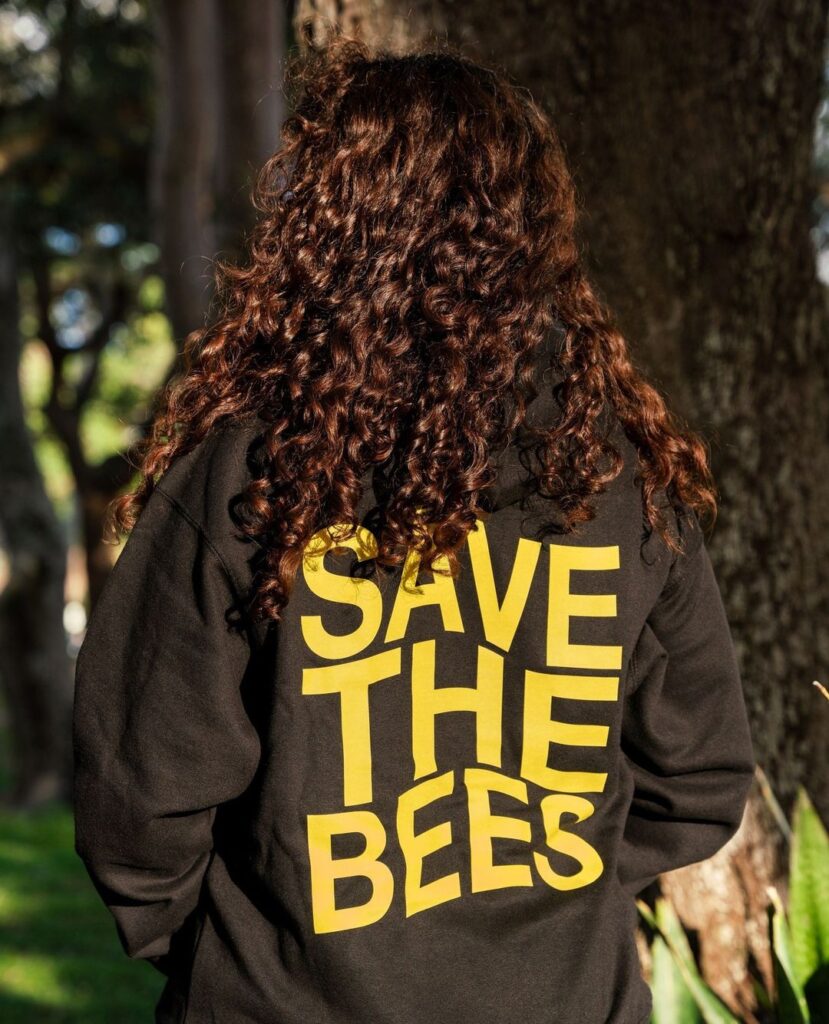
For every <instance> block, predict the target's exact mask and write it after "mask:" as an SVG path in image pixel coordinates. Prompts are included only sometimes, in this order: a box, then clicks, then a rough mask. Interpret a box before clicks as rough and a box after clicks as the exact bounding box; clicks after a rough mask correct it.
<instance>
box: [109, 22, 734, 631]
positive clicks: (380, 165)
mask: <svg viewBox="0 0 829 1024" xmlns="http://www.w3.org/2000/svg"><path fill="white" fill-rule="evenodd" d="M288 81H289V82H290V83H293V85H294V88H295V98H294V106H293V110H294V113H293V115H292V116H290V117H289V118H288V119H287V120H286V122H285V123H284V125H283V129H282V139H281V143H282V144H281V148H280V149H279V150H278V151H277V152H276V153H275V154H274V155H273V156H272V157H271V158H270V159H269V160H268V161H267V163H266V164H265V166H264V167H263V168H262V170H261V172H260V174H259V177H258V179H257V182H256V185H255V188H254V190H253V195H252V199H253V203H254V205H255V206H256V208H257V210H258V211H259V213H260V214H261V216H260V218H259V219H258V222H257V225H256V227H255V228H254V230H253V231H252V232H251V235H250V238H249V239H248V243H247V253H246V258H245V260H244V265H239V266H236V265H231V264H230V263H224V262H223V263H219V264H218V268H217V284H218V291H217V295H218V315H216V316H215V317H214V318H213V320H212V322H211V323H210V325H209V326H207V327H205V328H204V329H201V330H197V331H194V332H193V333H192V334H190V335H189V336H188V338H187V340H186V344H185V369H184V372H183V373H182V374H181V375H180V376H179V377H178V379H176V380H174V381H173V382H172V383H171V384H170V386H169V387H168V388H167V389H166V390H165V392H164V393H163V396H162V401H161V407H160V409H159V411H158V413H157V415H156V418H155V421H154V424H153V426H152V429H151V432H150V434H149V436H148V438H147V440H146V442H145V444H144V446H143V458H142V462H141V480H140V482H139V484H138V486H137V487H136V489H135V490H134V491H133V492H132V493H130V494H127V495H125V496H123V497H121V498H120V499H118V500H117V501H116V502H115V503H114V505H113V509H112V518H111V522H112V523H113V524H114V525H115V527H116V528H117V529H120V530H122V531H128V530H129V529H130V528H131V526H132V525H133V524H134V522H135V520H136V518H137V516H138V514H139V513H140V511H141V509H142V507H143V506H144V505H145V503H146V501H147V500H148V498H149V495H150V494H151V492H152V490H153V487H154V484H155V481H156V480H157V479H158V478H159V477H160V475H161V474H163V473H164V471H165V470H166V469H167V468H168V467H169V466H170V464H171V462H172V460H173V459H174V458H176V456H178V455H179V454H180V453H183V452H185V451H187V450H190V449H191V448H192V447H193V446H195V445H196V444H197V443H198V442H199V441H200V440H201V439H202V438H204V437H205V435H206V434H207V433H208V431H210V430H212V429H213V428H214V427H215V426H216V425H217V424H218V423H219V422H220V421H223V420H227V419H229V418H231V419H232V420H233V421H234V422H235V421H238V420H239V419H242V418H246V417H248V416H252V417H259V418H261V419H262V420H263V421H264V424H263V429H264V436H263V450H264V453H265V459H264V462H263V463H262V464H261V467H260V470H259V472H260V474H261V475H259V476H257V477H256V478H255V479H253V480H252V481H251V483H250V485H249V487H248V488H247V490H246V492H245V494H244V495H243V501H242V516H241V518H242V521H243V522H244V532H246V533H247V534H248V535H249V536H251V537H252V538H255V539H256V540H257V541H258V542H259V543H260V545H262V547H263V549H264V551H265V556H264V558H263V560H262V563H261V568H260V570H259V573H258V579H257V582H256V584H255V586H254V592H253V594H252V601H251V610H252V612H253V613H254V615H255V617H257V618H262V619H274V620H275V619H279V617H280V612H281V609H282V608H283V607H284V605H285V604H286V603H287V601H288V597H289V594H290V590H291V587H292V584H293V580H294V578H295V574H296V571H297V569H298V567H299V565H300V564H301V559H302V555H303V549H304V546H305V545H306V543H307V542H308V541H309V539H310V538H311V537H312V535H313V534H314V533H316V532H317V531H318V530H319V529H321V528H323V527H325V526H328V525H332V524H334V523H337V524H348V525H350V526H352V527H353V528H356V526H357V525H358V520H357V511H356V510H357V505H358V503H359V501H360V498H361V495H362V491H363V486H364V485H363V480H364V478H365V474H366V472H367V471H369V470H371V469H372V468H373V467H376V466H378V465H380V464H389V463H393V464H394V466H395V467H396V468H395V469H394V471H393V472H392V474H391V487H390V492H389V496H388V500H387V501H386V502H385V505H384V508H383V509H382V530H381V531H380V535H379V537H378V549H377V557H376V559H375V561H376V562H378V563H379V564H382V565H387V566H395V565H400V564H401V563H402V562H403V560H404V558H405V556H406V554H407V552H408V551H409V550H411V549H414V550H416V551H417V552H418V553H419V554H420V564H421V566H422V567H423V568H424V569H427V570H431V571H448V572H450V573H452V574H455V573H456V572H457V569H458V564H459V563H458V557H457V555H458V551H459V549H460V547H461V546H462V545H463V543H464V541H465V538H466V535H467V533H468V531H469V530H470V529H471V528H472V527H473V525H474V523H475V520H476V517H477V516H479V515H480V514H481V513H482V512H485V511H486V508H485V502H484V504H482V496H483V495H484V494H485V492H486V490H487V488H488V487H490V486H491V485H492V484H494V482H495V476H496V471H495V469H494V463H493V460H492V456H493V454H494V453H496V452H497V451H499V450H500V449H502V448H503V447H504V446H505V445H507V444H508V443H509V439H510V436H511V435H512V432H513V431H514V430H515V429H516V428H518V427H520V426H521V425H522V424H524V423H525V420H526V411H527V406H528V403H529V402H530V401H531V400H532V398H533V397H535V395H536V394H537V391H535V390H534V388H533V384H532V374H533V363H534V356H535V354H536V352H537V351H538V350H539V348H540V345H541V342H542V340H543V339H544V338H545V336H546V332H548V331H549V330H550V329H551V327H552V325H553V324H554V323H555V322H556V321H558V322H560V324H562V325H563V326H564V328H565V332H566V333H565V336H564V341H563V345H562V347H561V350H560V352H559V354H558V359H559V363H560V374H561V377H562V379H561V382H560V383H559V385H558V388H557V402H558V405H559V408H560V415H559V416H558V418H557V421H556V422H555V423H553V424H544V425H541V426H539V427H533V428H532V431H533V432H534V434H535V436H536V438H537V441H538V450H539V452H540V456H541V459H540V465H541V468H540V470H539V472H538V474H537V486H538V492H539V493H541V494H543V495H544V496H545V497H548V498H549V499H550V500H551V502H552V503H553V504H554V505H555V506H556V507H557V509H558V510H559V512H560V514H562V515H563V523H564V527H565V529H567V530H572V529H574V528H575V527H576V526H577V524H578V523H580V522H584V521H586V520H590V519H592V518H593V516H594V515H595V509H594V507H593V505H592V503H591V501H590V499H591V496H593V495H595V494H598V493H599V492H601V491H603V490H604V489H605V487H606V486H607V484H608V483H609V482H610V481H611V480H613V479H614V478H615V477H616V476H617V475H618V473H619V472H620V470H621V468H622V464H623V459H622V457H621V455H620V453H619V452H618V450H617V449H616V448H615V447H614V446H613V445H612V444H611V443H610V442H609V440H608V437H607V435H606V434H605V432H604V431H603V430H602V428H601V417H602V413H603V410H604V409H606V408H611V409H612V410H614V411H615V414H616V416H617V417H618V421H619V422H620V423H621V425H622V426H623V428H624V431H625V433H626V434H627V436H628V437H629V438H630V439H631V441H632V442H633V443H634V444H635V445H636V449H637V452H638V458H639V468H640V474H641V480H642V489H643V498H644V509H645V518H646V520H647V522H648V523H649V524H650V526H651V528H655V529H658V530H659V532H660V533H661V534H662V535H663V537H664V538H665V540H666V542H667V543H668V545H669V546H670V547H671V549H672V550H674V551H677V550H680V545H679V544H678V539H679V538H677V539H675V538H674V536H673V533H672V531H671V529H670V527H669V524H668V522H667V520H666V519H665V517H664V516H663V512H662V509H663V508H665V507H666V505H665V503H664V502H661V501H660V500H659V498H660V494H661V495H663V496H665V497H667V499H668V503H669V504H671V505H673V506H674V507H675V508H676V509H680V508H683V509H684V510H687V509H688V508H690V509H693V510H694V511H695V512H698V513H702V512H705V511H707V512H709V513H711V514H712V515H716V494H715V489H714V486H713V482H712V478H711V474H710V470H709V466H708V459H707V451H706V448H705V446H704V444H703V442H702V441H701V440H700V439H699V438H698V437H696V436H695V435H694V434H692V433H691V432H689V431H688V430H687V429H685V428H684V427H683V428H681V427H680V425H679V424H678V422H677V420H676V419H675V418H674V416H673V415H672V413H670V412H669V410H668V409H667V408H666V406H665V403H664V401H663V399H662V398H661V396H660V395H659V393H658V392H657V391H656V389H655V388H654V387H653V386H652V385H650V384H649V383H648V382H647V381H646V380H645V379H644V378H643V376H642V375H641V374H640V373H639V372H638V371H637V370H636V369H635V368H634V366H633V365H632V362H631V359H630V357H629V354H628V350H627V347H626V344H625V341H624V339H623V337H622V336H621V335H620V333H619V331H618V330H617V329H616V327H615V326H614V325H613V324H612V322H611V319H610V317H609V314H608V313H607V311H606V310H605V309H604V308H603V307H602V305H601V303H600V302H599V300H598V299H597V297H596V295H595V294H594V292H593V289H592V288H591V286H590V283H589V282H588V280H587V278H586V276H585V273H584V270H583V268H582V262H581V259H580V254H579V251H578V246H577V242H576V238H575V225H576V216H577V197H576V192H575V189H574V185H573V181H572V178H571V176H570V173H569V171H568V168H567V164H566V160H565V155H564V152H563V148H562V146H561V143H560V141H559V139H558V137H557V135H556V132H555V131H554V129H553V127H552V126H551V124H550V122H549V120H548V119H547V117H546V116H545V115H544V113H543V112H542V111H541V109H540V108H539V106H538V105H537V104H536V103H535V102H534V101H533V99H532V97H531V96H530V94H529V93H528V92H527V91H526V90H525V89H523V88H520V87H518V86H516V85H515V84H513V83H512V82H511V81H510V79H509V78H508V77H507V76H506V74H504V73H503V72H501V71H497V70H491V69H487V68H484V67H481V66H479V65H478V64H477V63H475V62H473V61H472V60H470V59H468V58H466V57H464V56H462V55H460V54H458V53H457V52H454V51H451V50H448V49H447V50H429V51H427V52H419V53H413V54H409V55H405V56H397V55H391V54H372V53H371V52H370V51H369V50H368V49H367V48H366V47H365V46H364V45H363V44H361V43H358V42H355V41H350V40H338V41H336V42H335V43H333V44H332V45H331V46H330V47H329V48H328V50H327V51H325V52H324V53H322V54H312V55H310V56H309V57H306V58H303V59H301V60H296V59H295V60H294V61H293V62H292V65H291V67H290V69H289V76H288ZM345 536H346V534H340V537H341V538H342V537H345ZM438 560H440V561H438Z"/></svg>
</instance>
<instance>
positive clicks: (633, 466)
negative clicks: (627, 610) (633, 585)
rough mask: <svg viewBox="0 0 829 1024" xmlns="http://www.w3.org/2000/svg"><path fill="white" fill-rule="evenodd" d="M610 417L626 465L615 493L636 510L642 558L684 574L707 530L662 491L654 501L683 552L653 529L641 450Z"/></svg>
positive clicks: (689, 510)
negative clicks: (649, 515) (646, 502)
mask: <svg viewBox="0 0 829 1024" xmlns="http://www.w3.org/2000/svg"><path fill="white" fill-rule="evenodd" d="M608 415H609V432H608V440H609V441H610V442H611V443H612V444H613V446H614V448H616V450H617V451H618V452H619V454H620V455H621V457H622V460H623V465H622V469H621V472H620V473H619V476H618V477H617V478H616V479H615V480H614V482H613V485H612V488H611V489H612V490H614V491H615V492H616V494H617V495H619V494H622V495H624V496H625V498H624V499H623V500H625V502H626V504H629V505H631V506H633V507H634V508H635V509H636V513H637V515H638V516H639V517H640V519H641V524H642V534H641V536H642V557H643V558H644V560H645V561H646V562H647V563H648V564H651V565H657V564H658V565H660V566H661V567H662V569H663V571H664V572H666V573H668V572H671V573H672V575H674V574H676V575H678V574H680V573H681V572H682V571H683V570H684V567H685V565H687V564H688V563H689V562H690V561H691V559H692V558H693V557H694V555H696V554H697V553H698V552H699V550H700V548H701V547H704V535H703V529H702V526H701V524H700V521H699V518H698V516H697V514H696V512H695V511H694V509H693V508H692V507H691V506H690V505H688V504H687V503H685V502H683V501H676V500H673V501H672V500H671V499H670V498H669V497H668V493H667V491H666V489H665V488H659V489H658V490H657V491H656V492H655V494H654V498H653V500H654V501H655V503H656V505H657V506H658V507H659V508H661V509H662V514H663V517H664V520H665V525H666V527H667V532H668V534H669V535H670V537H671V538H672V539H673V541H674V542H676V543H678V545H679V550H678V551H675V550H674V549H672V548H671V547H670V546H669V545H668V543H667V541H666V540H665V538H664V537H663V536H662V534H661V533H660V532H659V531H658V530H656V529H654V528H652V527H651V525H650V523H649V521H648V519H647V516H646V506H645V492H644V487H643V484H644V470H643V465H642V461H641V459H640V453H639V447H638V445H637V444H636V442H635V441H634V440H633V439H632V438H631V437H629V436H628V434H627V433H626V431H625V429H624V425H623V424H622V423H621V421H620V420H619V418H618V416H617V415H616V414H615V413H612V414H608Z"/></svg>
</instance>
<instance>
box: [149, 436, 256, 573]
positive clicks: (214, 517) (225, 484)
mask: <svg viewBox="0 0 829 1024" xmlns="http://www.w3.org/2000/svg"><path fill="white" fill-rule="evenodd" d="M263 431H264V424H263V423H262V421H261V420H259V419H258V418H257V419H246V420H243V421H238V420H230V419H228V420H225V421H222V422H221V423H218V424H217V425H216V426H215V427H214V428H213V429H212V430H211V431H210V432H209V433H208V434H207V435H206V436H205V437H204V438H202V440H201V441H199V442H198V443H197V444H196V445H195V446H194V447H193V448H191V449H189V450H188V451H186V452H183V453H181V454H180V455H178V456H177V457H176V458H175V459H174V460H173V462H172V464H171V465H170V467H169V468H168V469H167V471H166V472H165V473H164V474H163V476H162V477H161V479H160V480H159V481H158V482H157V484H156V488H155V489H156V490H157V491H159V492H161V494H163V495H164V497H165V498H166V499H167V500H168V501H169V502H170V503H171V504H173V505H174V506H175V507H176V508H177V509H178V511H179V512H180V513H181V514H182V515H183V516H184V517H185V518H186V519H188V520H189V521H190V523H191V524H192V526H193V527H194V528H195V529H198V530H200V531H201V532H202V533H203V534H204V535H205V537H206V538H207V540H208V541H209V542H210V543H211V545H212V546H213V547H214V548H215V549H216V550H217V552H219V554H220V555H221V557H222V559H223V560H224V561H225V562H226V564H227V565H228V567H229V569H230V570H231V571H232V573H233V576H234V577H235V578H236V582H237V584H238V585H239V586H240V587H244V586H246V585H247V582H248V580H249V573H250V566H249V562H250V559H251V557H252V555H253V553H254V552H253V550H252V549H253V547H255V545H253V543H252V542H251V541H250V540H249V539H248V538H246V537H244V536H243V535H242V534H241V531H240V530H239V527H238V524H237V519H236V516H235V514H234V508H235V505H236V503H237V502H238V500H239V497H240V496H241V494H242V493H243V492H244V490H245V488H246V487H247V485H248V484H249V483H250V481H251V479H252V478H253V474H254V467H253V455H254V452H255V450H256V447H257V443H258V441H259V438H260V437H261V436H262V433H263Z"/></svg>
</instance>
